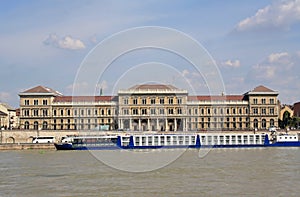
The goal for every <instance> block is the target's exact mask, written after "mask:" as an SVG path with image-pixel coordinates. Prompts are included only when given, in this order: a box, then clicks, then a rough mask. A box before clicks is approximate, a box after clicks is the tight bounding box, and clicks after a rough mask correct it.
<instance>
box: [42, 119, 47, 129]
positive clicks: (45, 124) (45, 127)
mask: <svg viewBox="0 0 300 197" xmlns="http://www.w3.org/2000/svg"><path fill="white" fill-rule="evenodd" d="M47 128H48V123H47V122H46V121H44V122H43V129H44V130H46V129H47Z"/></svg>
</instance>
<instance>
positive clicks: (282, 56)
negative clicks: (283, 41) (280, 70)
mask: <svg viewBox="0 0 300 197" xmlns="http://www.w3.org/2000/svg"><path fill="white" fill-rule="evenodd" d="M288 58H289V54H288V53H287V52H283V53H272V54H270V55H269V57H268V61H269V62H270V63H278V62H282V61H284V60H288Z"/></svg>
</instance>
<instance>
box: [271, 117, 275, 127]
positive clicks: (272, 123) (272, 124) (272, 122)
mask: <svg viewBox="0 0 300 197" xmlns="http://www.w3.org/2000/svg"><path fill="white" fill-rule="evenodd" d="M274 123H275V121H274V119H271V120H270V127H273V126H274Z"/></svg>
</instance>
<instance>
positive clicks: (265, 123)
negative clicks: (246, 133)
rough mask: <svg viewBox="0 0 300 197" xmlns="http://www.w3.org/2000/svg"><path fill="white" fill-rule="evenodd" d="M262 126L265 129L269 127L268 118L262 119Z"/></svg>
mask: <svg viewBox="0 0 300 197" xmlns="http://www.w3.org/2000/svg"><path fill="white" fill-rule="evenodd" d="M261 127H262V128H263V129H265V128H266V127H267V121H266V119H262V121H261Z"/></svg>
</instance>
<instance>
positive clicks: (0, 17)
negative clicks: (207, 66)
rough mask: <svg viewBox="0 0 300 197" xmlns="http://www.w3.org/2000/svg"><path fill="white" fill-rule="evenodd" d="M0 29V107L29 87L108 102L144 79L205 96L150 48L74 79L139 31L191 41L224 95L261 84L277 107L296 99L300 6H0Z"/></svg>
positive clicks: (181, 68)
mask: <svg viewBox="0 0 300 197" xmlns="http://www.w3.org/2000/svg"><path fill="white" fill-rule="evenodd" d="M0 24H1V27H0V70H1V72H0V84H1V86H0V101H1V102H7V103H9V104H10V105H12V106H14V107H18V106H19V103H18V102H19V97H18V93H19V92H22V91H24V90H26V89H28V88H31V87H34V86H37V85H43V86H47V87H50V88H52V89H55V90H58V91H59V92H61V93H63V94H64V95H72V94H74V91H73V90H74V88H76V87H80V88H81V89H85V88H86V87H87V86H92V87H96V88H101V89H102V91H103V94H104V95H111V94H114V93H116V90H117V89H119V88H129V87H130V86H132V85H134V84H141V83H148V82H153V83H168V84H174V85H175V86H176V87H179V88H183V89H185V88H186V89H189V92H193V91H192V89H193V88H191V87H194V89H196V91H195V92H194V93H195V94H207V93H209V91H208V85H207V84H206V83H207V81H206V79H205V75H206V73H204V72H206V71H203V70H202V71H200V72H199V70H197V69H196V70H195V69H194V68H193V66H192V65H191V63H190V62H187V61H185V60H184V58H182V56H180V55H178V54H175V53H172V52H171V51H168V50H161V49H157V48H155V49H150V48H144V49H139V50H135V51H130V52H128V53H126V54H123V55H122V56H119V57H118V58H117V59H116V60H115V61H114V62H112V63H111V64H110V65H109V67H108V68H107V69H106V70H105V74H104V75H101V76H100V74H99V76H98V79H97V82H95V84H88V83H87V82H85V81H78V80H77V79H78V75H80V72H81V71H82V70H81V68H82V65H83V64H84V63H85V60H89V58H90V57H91V54H92V53H93V51H96V50H95V49H96V48H97V47H98V46H99V43H100V45H101V43H103V41H105V40H107V39H109V38H111V37H112V36H113V35H116V34H118V32H122V31H126V30H129V29H132V28H140V27H145V26H146V27H148V26H155V27H163V28H169V29H172V30H176V31H178V32H182V33H183V34H185V35H187V36H188V37H190V38H192V39H194V40H195V41H197V42H198V43H199V44H200V45H201V46H202V47H203V51H204V52H203V51H202V54H204V53H205V52H206V54H205V55H206V56H205V57H210V58H211V59H212V61H213V62H214V63H215V65H216V67H217V70H218V72H219V75H220V76H221V77H222V81H223V85H224V91H225V93H226V94H244V93H246V92H248V91H250V90H252V89H254V88H255V87H256V86H259V85H264V86H266V87H268V88H270V89H272V90H275V91H278V92H279V99H280V101H281V103H283V104H293V103H295V102H299V101H300V91H299V90H300V78H299V76H300V72H299V71H300V47H299V43H300V0H283V1H282V0H273V1H272V0H251V1H250V0H248V1H238V0H226V1H216V0H194V1H193V0H190V1H189V0H187V1H178V0H165V1H158V0H157V1H155V0H151V1H148V0H145V1H138V0H132V1H125V0H124V1H111V0H107V1H104V0H98V1H96V0H95V1H93V0H51V1H50V0H45V1H38V0H36V1H34V0H28V1H18V0H3V1H0ZM140 37H142V35H136V38H140ZM131 39H134V38H131ZM157 39H158V40H159V39H162V40H161V41H165V40H163V38H162V37H160V35H157ZM167 40H168V39H167ZM127 41H128V43H130V41H131V40H127ZM175 42H176V43H177V41H174V43H175ZM119 43H120V47H122V46H123V45H125V43H127V42H125V41H124V42H122V41H121V42H119ZM178 44H181V45H180V46H182V47H184V46H183V45H184V43H177V45H178ZM174 45H175V44H174ZM178 46H179V45H178ZM193 52H194V51H192V50H190V52H189V53H190V54H193ZM195 54H196V53H195ZM96 55H97V54H96ZM98 55H99V59H98V60H97V61H98V64H99V66H100V67H101V66H103V65H100V64H101V63H100V62H101V61H102V60H101V55H102V54H98ZM94 56H95V55H94ZM199 57H200V56H199ZM99 70H101V69H99ZM99 70H95V73H97V72H100V71H99ZM156 70H157V72H156ZM154 71H155V72H154ZM78 73H79V74H78ZM102 74H103V73H102Z"/></svg>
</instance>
